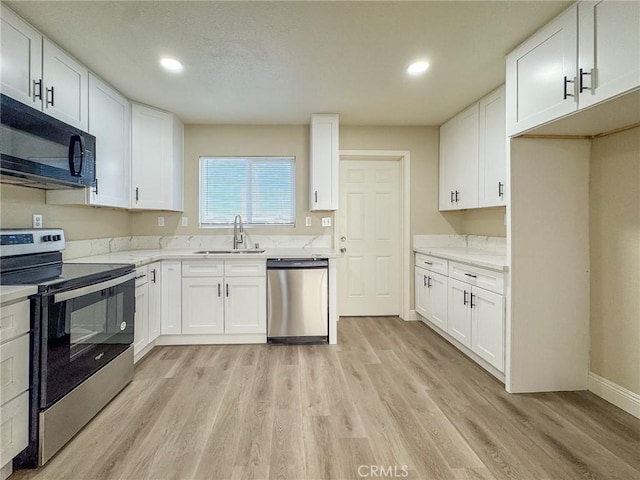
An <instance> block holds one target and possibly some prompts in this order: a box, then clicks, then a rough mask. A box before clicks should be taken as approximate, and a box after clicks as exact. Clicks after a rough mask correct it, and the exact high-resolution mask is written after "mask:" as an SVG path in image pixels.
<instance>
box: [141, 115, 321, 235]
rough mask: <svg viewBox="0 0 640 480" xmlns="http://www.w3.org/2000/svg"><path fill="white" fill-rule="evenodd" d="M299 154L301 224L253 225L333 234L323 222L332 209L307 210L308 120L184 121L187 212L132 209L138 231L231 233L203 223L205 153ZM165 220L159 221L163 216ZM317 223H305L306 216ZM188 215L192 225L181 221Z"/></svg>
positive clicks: (254, 231)
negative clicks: (200, 195)
mask: <svg viewBox="0 0 640 480" xmlns="http://www.w3.org/2000/svg"><path fill="white" fill-rule="evenodd" d="M223 155H229V156H243V155H245V156H270V155H282V156H295V157H296V227H295V228H285V227H282V228H252V229H251V233H252V234H266V235H269V234H280V235H319V234H323V233H324V234H327V235H330V234H331V228H326V227H322V226H321V218H322V217H326V216H331V217H332V216H333V215H332V214H331V213H330V212H313V213H310V212H309V211H308V206H309V126H308V125H185V129H184V182H185V189H184V213H179V212H149V213H147V212H145V213H134V214H133V233H134V235H196V234H197V235H220V234H224V235H230V234H231V231H230V229H219V228H200V227H199V225H198V181H199V180H198V161H199V158H200V157H201V156H223ZM160 215H162V216H164V217H165V226H164V227H158V226H157V225H158V216H160ZM306 215H310V216H311V217H312V226H311V227H306V226H305V216H306ZM182 216H187V217H188V219H189V226H188V227H182V226H180V219H181V217H182Z"/></svg>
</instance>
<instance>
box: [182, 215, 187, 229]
mask: <svg viewBox="0 0 640 480" xmlns="http://www.w3.org/2000/svg"><path fill="white" fill-rule="evenodd" d="M182 226H183V227H188V226H189V217H182Z"/></svg>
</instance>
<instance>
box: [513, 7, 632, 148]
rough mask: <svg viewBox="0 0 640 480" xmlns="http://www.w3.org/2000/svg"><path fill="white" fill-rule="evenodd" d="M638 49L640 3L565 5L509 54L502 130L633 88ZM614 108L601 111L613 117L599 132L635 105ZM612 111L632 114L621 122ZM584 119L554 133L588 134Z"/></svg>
mask: <svg viewBox="0 0 640 480" xmlns="http://www.w3.org/2000/svg"><path fill="white" fill-rule="evenodd" d="M639 51H640V2H637V1H630V2H624V1H614V0H603V1H584V2H579V3H577V4H575V5H573V6H571V7H570V8H569V9H568V10H566V11H565V12H563V13H562V14H561V15H559V16H558V17H556V18H555V19H554V20H552V21H551V22H550V23H548V24H547V25H546V26H544V27H543V28H542V29H541V30H539V31H538V32H537V33H536V34H534V35H533V36H532V37H531V38H529V39H528V40H526V41H525V42H524V43H523V44H522V45H520V46H519V47H518V48H517V49H516V50H514V51H513V52H511V53H510V54H509V55H508V56H507V72H506V77H507V132H508V135H509V136H513V135H517V134H520V133H522V132H525V131H527V130H531V129H533V128H534V127H538V126H540V125H543V124H546V123H549V122H551V121H553V120H557V119H559V118H561V117H565V116H567V115H569V114H572V113H574V112H576V111H581V110H583V109H584V108H586V107H590V106H593V105H595V104H598V103H601V102H604V101H605V100H609V99H612V98H614V97H616V96H619V95H621V94H623V93H627V92H630V91H633V90H636V89H638V87H640V55H639V54H638V52H639ZM631 102H633V100H631ZM616 108H617V109H618V111H613V112H609V111H607V112H606V116H610V117H612V118H611V120H610V121H609V122H608V123H607V122H602V121H601V123H602V125H603V126H602V131H606V129H607V128H610V129H615V128H620V127H622V126H625V125H626V124H629V123H630V124H633V123H634V122H635V120H634V119H637V118H638V114H637V110H638V108H637V106H636V104H635V103H634V104H632V105H630V106H616ZM629 109H631V110H635V115H634V112H631V113H629V112H628V110H629ZM581 113H582V112H581ZM572 117H573V118H575V117H576V116H572ZM597 117H598V115H594V118H597ZM615 117H617V118H618V119H620V118H622V119H626V118H629V119H631V120H630V121H629V122H627V123H626V124H625V123H624V121H623V123H622V124H620V120H617V119H616V118H615ZM584 123H585V125H584V126H583V125H582V124H581V123H580V121H579V120H576V121H575V122H573V124H569V123H566V122H565V124H564V125H563V126H562V129H560V130H559V131H558V133H567V134H580V133H584V134H593V133H594V132H592V131H590V129H589V125H588V123H589V122H588V121H587V122H584ZM542 133H543V134H548V133H550V132H549V131H548V129H544V131H542ZM596 133H597V132H596Z"/></svg>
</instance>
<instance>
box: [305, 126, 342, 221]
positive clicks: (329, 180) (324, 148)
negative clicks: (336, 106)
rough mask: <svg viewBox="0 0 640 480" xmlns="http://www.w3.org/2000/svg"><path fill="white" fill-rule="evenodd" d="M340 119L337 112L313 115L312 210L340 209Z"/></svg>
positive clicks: (310, 158) (311, 144) (310, 202)
mask: <svg viewBox="0 0 640 480" xmlns="http://www.w3.org/2000/svg"><path fill="white" fill-rule="evenodd" d="M338 122H339V120H338V115H334V114H314V115H312V116H311V140H310V147H311V149H310V157H309V194H310V198H309V210H310V211H314V210H337V209H338V187H339V185H338V161H339V155H340V152H339V123H338Z"/></svg>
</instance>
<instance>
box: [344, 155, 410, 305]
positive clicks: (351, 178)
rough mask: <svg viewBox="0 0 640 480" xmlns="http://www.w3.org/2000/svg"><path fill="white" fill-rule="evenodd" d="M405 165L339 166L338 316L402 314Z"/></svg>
mask: <svg viewBox="0 0 640 480" xmlns="http://www.w3.org/2000/svg"><path fill="white" fill-rule="evenodd" d="M400 167H401V165H400V162H399V161H393V160H342V161H340V203H339V205H340V210H339V224H338V237H339V240H338V243H339V245H338V247H339V248H344V249H346V250H345V251H344V253H343V254H342V257H341V259H340V262H339V266H338V268H339V276H340V281H339V285H340V290H339V294H338V297H339V304H338V309H339V314H340V315H343V316H370V315H371V316H372V315H399V314H400V285H401V272H402V265H401V261H400V251H401V244H400V239H401V218H402V211H401V202H400V198H401V182H400V178H401V177H400V172H401V168H400Z"/></svg>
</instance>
